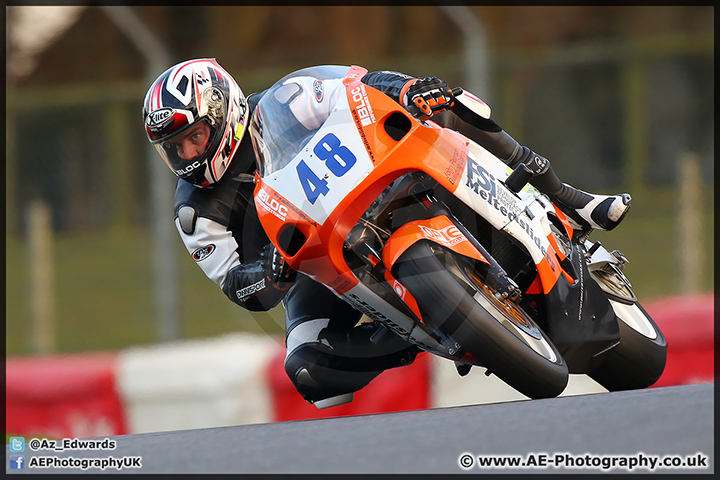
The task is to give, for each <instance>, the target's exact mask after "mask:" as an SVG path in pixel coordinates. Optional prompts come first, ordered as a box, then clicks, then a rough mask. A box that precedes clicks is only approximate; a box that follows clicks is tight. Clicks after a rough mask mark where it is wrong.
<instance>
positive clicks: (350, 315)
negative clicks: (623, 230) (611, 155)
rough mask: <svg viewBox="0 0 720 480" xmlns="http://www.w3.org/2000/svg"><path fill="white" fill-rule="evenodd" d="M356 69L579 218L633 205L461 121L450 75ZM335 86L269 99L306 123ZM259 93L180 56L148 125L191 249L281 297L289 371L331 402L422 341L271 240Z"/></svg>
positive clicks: (581, 221)
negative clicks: (257, 121)
mask: <svg viewBox="0 0 720 480" xmlns="http://www.w3.org/2000/svg"><path fill="white" fill-rule="evenodd" d="M344 68H349V67H344ZM361 81H362V82H363V83H364V84H366V85H368V86H371V87H374V88H376V89H378V90H380V91H382V92H383V93H385V94H387V95H388V96H390V97H391V98H393V99H394V100H395V101H397V102H398V103H399V104H401V105H403V106H406V107H407V108H408V109H409V110H410V111H413V112H414V113H415V114H416V116H418V117H419V118H420V119H423V120H429V119H431V118H432V121H434V122H436V123H438V124H440V125H442V126H446V127H449V128H452V129H455V130H457V131H459V132H460V133H463V134H464V135H466V136H468V137H469V138H471V139H472V140H474V141H476V142H477V143H479V144H480V145H481V146H483V147H484V148H486V149H488V150H489V151H490V152H491V153H493V154H494V155H496V156H498V157H499V158H501V159H502V160H503V161H505V162H506V163H507V164H508V165H509V166H510V167H513V168H514V167H515V166H517V165H519V164H520V163H524V164H526V165H527V166H528V167H529V168H530V169H531V170H532V171H533V173H534V174H535V176H534V177H533V179H532V180H531V183H532V184H533V185H534V186H535V187H536V188H538V190H540V191H541V192H543V193H546V194H547V195H548V196H549V197H550V198H551V199H552V200H553V201H554V202H555V203H556V204H557V205H558V206H559V208H561V209H562V210H563V211H564V212H565V213H566V215H567V216H568V217H569V218H570V219H571V220H572V221H574V223H575V226H576V227H577V228H599V229H604V230H610V229H612V228H614V227H615V226H617V224H618V223H619V222H620V221H621V220H622V218H623V217H624V215H625V214H626V213H627V210H628V208H629V207H630V197H629V195H627V194H621V195H595V194H590V193H587V192H583V191H580V190H577V189H575V188H574V187H572V186H570V185H567V184H565V183H562V182H561V181H560V180H559V179H558V177H557V176H556V175H555V173H554V172H553V170H552V168H551V166H550V163H549V161H548V160H547V159H545V158H543V157H541V156H540V155H538V154H536V153H534V152H533V151H532V150H530V149H529V148H527V147H524V146H521V145H520V144H519V143H518V142H517V141H515V140H514V139H513V138H512V137H510V136H509V135H508V134H507V133H506V132H504V131H503V130H502V129H501V128H500V127H499V126H498V125H497V124H496V123H495V122H494V121H493V120H491V119H490V118H489V115H488V116H487V118H485V117H482V119H481V121H479V122H474V123H473V124H472V125H471V124H469V123H467V122H465V121H464V120H463V118H462V115H461V114H456V110H455V109H454V105H455V99H454V97H453V95H452V92H451V91H450V88H449V87H448V85H447V84H446V83H445V82H443V81H441V80H439V79H437V78H435V77H425V78H415V77H411V76H408V75H405V74H402V73H399V72H394V71H378V72H371V73H367V74H366V75H365V76H364V77H363V78H362V80H361ZM337 87H338V85H333V84H332V82H330V81H326V82H323V81H322V80H318V79H313V78H308V77H295V78H294V79H292V81H290V80H289V81H288V83H287V88H286V89H284V95H283V98H279V99H277V100H278V101H281V102H283V103H284V104H286V105H287V107H288V108H290V109H291V110H292V113H293V114H294V115H295V116H296V117H297V118H298V119H300V120H301V123H302V124H303V125H304V126H306V127H307V128H312V125H313V124H316V123H318V122H319V123H321V122H322V121H323V120H324V118H325V117H327V115H328V114H329V106H330V105H331V104H332V96H333V95H335V94H337V92H340V91H341V89H339V88H337ZM264 94H265V92H264V91H263V92H259V93H254V94H251V95H248V96H247V97H246V96H245V95H244V94H243V92H242V90H241V89H240V87H239V86H238V85H237V83H236V82H235V80H234V79H233V77H232V76H231V75H230V74H229V73H228V72H227V71H225V70H224V69H223V68H222V67H221V66H220V65H219V64H218V63H217V62H216V61H215V60H214V59H195V60H189V61H185V62H181V63H179V64H177V65H175V66H173V67H171V68H169V69H168V70H166V71H165V72H163V73H162V74H161V75H160V76H159V77H158V78H157V79H156V80H155V82H154V83H153V84H152V85H151V86H150V88H149V90H148V92H147V94H146V96H145V99H144V105H143V119H144V121H145V129H146V134H147V136H148V139H149V141H150V143H151V144H152V145H153V146H154V147H155V149H156V150H157V152H158V154H159V155H160V157H161V158H162V159H163V161H164V162H165V163H166V165H168V167H169V168H170V169H171V170H172V171H173V173H174V174H175V175H176V176H177V177H178V180H177V185H176V192H175V201H174V213H175V224H176V227H177V229H178V232H179V234H180V236H181V238H182V240H183V242H184V244H185V246H186V248H187V250H188V252H189V253H190V254H191V255H192V257H193V258H194V259H195V261H196V262H197V263H198V265H199V266H200V268H201V269H202V270H203V272H204V273H205V274H206V275H207V276H208V278H210V279H211V280H213V281H214V282H215V283H216V284H218V286H220V288H221V289H222V291H223V292H224V293H225V294H226V295H227V296H228V298H229V299H230V300H231V301H233V302H235V303H237V304H238V305H240V306H242V307H244V308H246V309H248V310H250V311H267V310H269V309H271V308H273V307H275V306H276V305H277V304H278V303H279V302H280V301H283V305H284V307H285V312H286V315H285V318H286V332H285V333H286V345H287V354H286V358H285V370H286V372H287V374H288V376H289V378H290V379H291V381H292V382H293V384H294V385H295V387H296V389H297V390H298V392H299V393H300V394H301V395H302V396H303V398H305V399H306V400H307V401H309V402H311V403H315V405H316V406H318V407H319V408H324V407H328V406H333V405H339V404H341V403H346V402H348V401H351V400H352V395H353V393H354V392H355V391H357V390H359V389H361V388H363V387H364V386H365V385H367V384H368V383H369V382H370V381H371V380H372V379H373V378H375V377H376V376H377V375H379V374H380V373H381V372H382V371H384V370H386V369H389V368H394V367H398V366H402V365H407V364H409V363H412V362H413V361H414V359H415V356H416V355H417V353H418V352H419V351H420V350H419V349H418V348H417V347H415V346H413V345H410V344H408V343H406V342H405V341H404V340H402V339H401V338H399V337H398V336H396V335H394V334H392V333H391V332H389V331H388V330H387V329H386V328H385V327H383V326H380V325H378V324H375V323H358V322H359V321H360V320H361V317H362V314H361V313H360V312H358V311H356V310H354V309H353V308H352V307H350V305H348V304H347V303H345V302H344V301H342V300H341V299H339V298H338V297H336V296H335V294H333V293H332V292H331V291H330V290H328V289H327V288H326V287H324V286H322V285H320V284H319V283H316V282H315V281H313V280H312V279H310V278H309V277H307V276H305V275H302V274H297V273H295V272H291V271H288V269H287V267H286V265H285V263H284V261H283V259H282V257H281V256H280V254H279V253H278V252H277V250H276V249H275V247H274V246H273V245H272V243H270V241H269V239H268V238H267V235H266V234H265V232H264V230H263V228H262V226H261V225H260V222H259V220H258V216H257V212H256V210H255V204H254V200H253V190H254V183H253V174H254V172H255V169H256V165H257V162H256V153H255V149H257V148H263V146H262V145H253V142H252V141H251V140H252V139H251V140H248V137H249V136H250V135H247V134H246V133H245V131H246V130H247V128H248V127H249V118H250V115H252V113H253V112H254V110H255V107H256V105H257V103H258V101H259V100H260V99H261V98H262V97H263V95H264ZM273 127H274V126H273V125H266V126H265V128H273Z"/></svg>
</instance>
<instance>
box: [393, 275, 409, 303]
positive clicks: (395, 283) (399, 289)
mask: <svg viewBox="0 0 720 480" xmlns="http://www.w3.org/2000/svg"><path fill="white" fill-rule="evenodd" d="M393 290H395V293H397V295H398V297H400V298H401V299H403V300H405V294H406V293H407V289H405V287H404V286H402V285H401V284H400V282H398V281H397V280H393Z"/></svg>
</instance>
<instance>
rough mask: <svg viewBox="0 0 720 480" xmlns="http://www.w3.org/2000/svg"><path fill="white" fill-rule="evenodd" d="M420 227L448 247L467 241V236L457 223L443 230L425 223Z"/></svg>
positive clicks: (428, 236) (430, 237) (426, 234)
mask: <svg viewBox="0 0 720 480" xmlns="http://www.w3.org/2000/svg"><path fill="white" fill-rule="evenodd" d="M418 228H420V230H421V231H422V232H423V235H425V236H426V237H427V238H429V239H431V240H434V241H436V242H437V243H440V244H442V245H445V246H446V247H452V246H454V245H457V244H458V243H461V242H466V241H467V239H466V238H465V236H464V235H463V234H462V233H461V232H460V230H458V229H457V227H456V226H455V225H450V226H447V227H445V228H443V229H441V230H436V229H434V228H430V227H426V226H425V225H418Z"/></svg>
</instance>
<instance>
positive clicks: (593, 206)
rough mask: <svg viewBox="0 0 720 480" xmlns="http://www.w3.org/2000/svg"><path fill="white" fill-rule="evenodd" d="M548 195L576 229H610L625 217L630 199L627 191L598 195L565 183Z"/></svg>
mask: <svg viewBox="0 0 720 480" xmlns="http://www.w3.org/2000/svg"><path fill="white" fill-rule="evenodd" d="M548 196H549V197H550V199H551V200H552V201H553V203H554V204H555V205H557V207H558V208H559V209H560V211H562V212H563V213H564V214H565V216H566V217H567V218H568V220H569V221H570V225H572V227H573V228H574V229H576V230H587V229H588V228H593V229H598V230H605V231H609V230H612V229H613V228H615V227H617V226H618V225H619V224H620V222H621V221H622V219H623V218H625V215H626V214H627V212H628V211H629V210H630V202H631V200H632V199H631V197H630V195H629V194H627V193H620V194H616V195H598V194H592V193H587V192H583V191H582V190H578V189H576V188H574V187H572V186H570V185H567V184H565V183H563V188H562V191H561V192H557V193H554V194H549V195H548Z"/></svg>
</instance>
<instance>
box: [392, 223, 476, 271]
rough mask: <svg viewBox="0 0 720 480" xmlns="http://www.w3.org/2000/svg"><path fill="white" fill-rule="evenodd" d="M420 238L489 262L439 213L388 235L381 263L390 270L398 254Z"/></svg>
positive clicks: (408, 224)
mask: <svg viewBox="0 0 720 480" xmlns="http://www.w3.org/2000/svg"><path fill="white" fill-rule="evenodd" d="M421 240H429V241H431V242H433V243H436V244H438V245H441V246H443V247H445V248H447V249H449V250H452V251H454V252H456V253H458V254H460V255H463V256H465V257H469V258H473V259H475V260H478V261H481V262H484V263H487V264H488V265H489V264H490V262H489V261H488V260H487V259H486V258H485V257H484V256H483V255H482V254H481V253H480V252H479V251H478V250H477V249H476V248H475V247H474V246H473V244H472V243H471V242H470V240H468V239H467V237H466V236H465V235H463V233H462V232H461V231H460V230H458V228H457V227H456V226H455V224H454V223H453V222H452V221H451V220H450V219H449V218H448V217H446V216H445V215H439V216H437V217H433V218H430V219H427V220H415V221H413V222H410V223H407V224H405V225H403V226H402V227H400V228H398V229H397V230H396V231H395V233H393V234H392V235H391V236H390V238H389V239H388V240H387V242H386V244H385V249H384V250H383V263H384V264H385V265H386V267H387V269H388V270H392V267H393V265H394V264H395V262H396V261H397V259H398V258H400V255H402V254H403V252H405V250H407V249H408V248H410V246H411V245H413V244H415V243H417V242H419V241H421Z"/></svg>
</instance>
